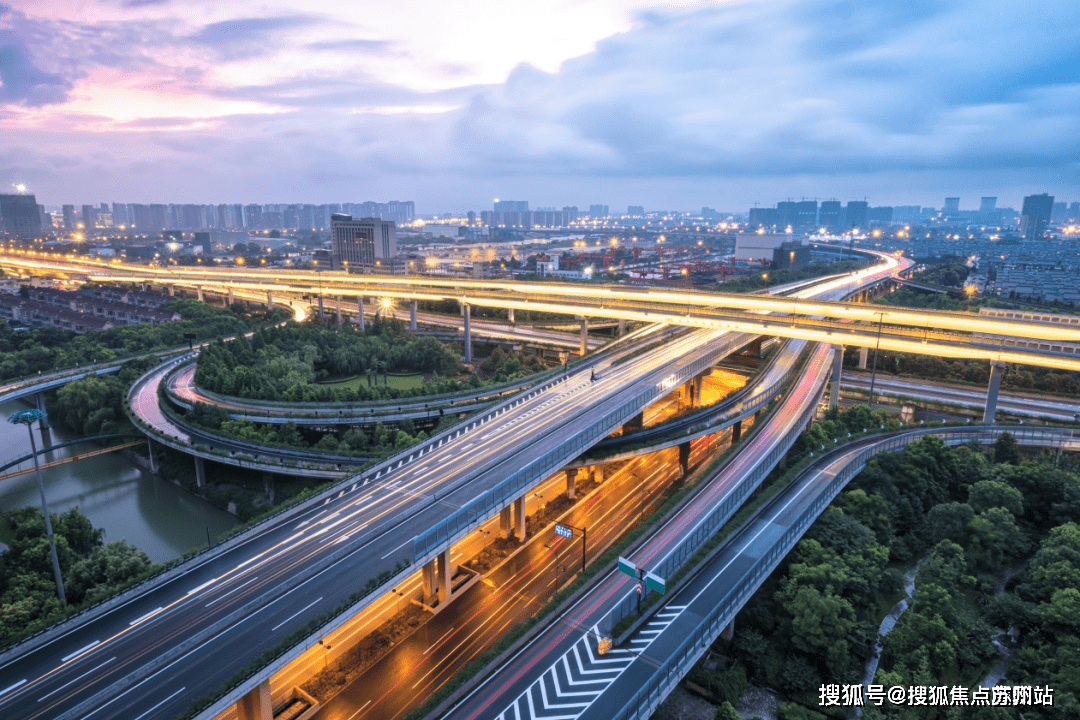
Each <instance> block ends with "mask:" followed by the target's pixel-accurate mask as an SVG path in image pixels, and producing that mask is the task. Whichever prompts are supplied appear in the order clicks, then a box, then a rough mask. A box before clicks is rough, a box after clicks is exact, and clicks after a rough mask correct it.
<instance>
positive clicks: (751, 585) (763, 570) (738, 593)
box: [614, 426, 1076, 720]
mask: <svg viewBox="0 0 1080 720" xmlns="http://www.w3.org/2000/svg"><path fill="white" fill-rule="evenodd" d="M1003 432H1010V433H1012V434H1013V435H1014V436H1015V437H1016V439H1017V442H1018V443H1019V444H1021V445H1043V446H1046V445H1049V446H1063V445H1067V444H1075V442H1076V437H1075V431H1073V430H1069V431H1068V434H1067V435H1066V433H1065V432H1064V431H1060V430H1059V431H1049V432H1048V431H1046V430H1045V429H1041V428H1023V429H1016V428H999V427H993V426H982V427H972V428H970V429H969V428H955V427H953V428H920V429H918V430H915V431H912V432H908V433H904V434H903V435H898V436H895V437H892V438H889V439H888V440H885V441H883V442H880V443H876V444H874V445H871V446H870V447H868V448H865V449H864V450H862V451H860V452H859V453H857V454H856V455H854V456H853V457H852V458H851V460H849V462H848V463H847V464H846V465H845V466H844V468H843V469H842V470H841V471H840V472H839V473H837V475H836V477H834V478H833V479H832V480H831V481H830V482H829V484H828V485H827V486H826V487H825V488H824V489H823V490H822V491H821V492H820V493H818V496H817V497H816V498H815V499H814V500H813V502H811V503H810V504H809V505H807V506H806V507H805V508H804V509H803V511H802V512H801V513H800V514H799V516H798V517H797V518H796V519H795V521H794V522H793V523H792V524H791V525H790V526H788V528H787V530H785V531H784V533H783V534H782V535H781V536H780V538H779V540H778V541H777V542H776V543H775V544H774V545H773V547H772V548H771V549H770V550H769V551H768V552H767V553H765V554H764V555H762V556H761V557H760V558H758V559H757V560H756V561H755V562H754V564H753V565H751V566H750V567H749V568H748V569H747V571H746V573H745V574H744V575H743V578H742V579H741V580H739V581H738V582H735V583H733V584H732V589H731V590H730V591H729V592H728V593H727V594H726V595H725V596H724V597H723V598H722V599H721V600H720V602H718V603H717V604H716V605H715V606H713V609H712V610H711V611H710V612H709V613H708V614H707V615H706V616H704V617H703V618H702V619H701V622H700V623H698V625H697V627H696V629H694V630H693V631H691V632H689V633H687V635H686V639H685V640H684V641H683V643H682V644H681V645H680V646H679V647H678V649H677V650H675V652H673V653H672V654H671V655H670V656H669V657H668V659H667V660H665V661H664V662H663V663H662V664H661V665H660V667H658V668H657V670H656V672H654V673H653V675H652V677H651V678H650V679H649V681H648V682H647V683H646V684H645V685H643V686H642V687H641V688H640V689H639V690H638V691H637V692H636V693H635V694H634V695H633V696H632V697H631V698H630V699H629V700H627V702H626V704H625V705H624V706H623V708H622V709H621V710H620V711H619V712H618V713H616V714H615V715H614V718H615V720H633V719H634V718H647V717H649V716H650V715H651V714H652V713H653V712H654V711H655V710H656V707H657V706H658V705H659V704H660V703H661V702H662V701H663V700H664V698H665V697H667V695H668V694H669V693H670V692H671V690H672V689H673V688H674V687H675V685H677V684H678V683H679V682H680V681H681V680H682V678H683V677H684V676H685V675H686V674H687V673H688V672H689V671H690V668H691V667H693V665H694V663H696V662H697V661H698V659H699V658H700V657H701V656H702V655H704V653H705V650H706V649H708V648H709V646H710V645H712V643H713V642H715V641H716V638H718V637H719V636H720V633H721V632H722V631H723V629H724V628H725V627H727V626H728V625H729V624H730V623H731V622H732V620H734V619H735V615H736V614H737V613H738V611H739V610H740V609H741V608H742V606H743V604H744V603H745V601H746V600H747V599H748V598H749V597H750V596H751V595H752V594H753V593H755V592H756V591H757V589H758V588H759V587H760V586H761V583H762V582H764V580H765V578H767V577H768V576H769V574H770V573H772V572H773V570H775V569H776V567H777V566H778V565H779V564H780V562H781V561H782V560H783V558H784V557H785V556H786V555H787V554H788V553H789V552H790V551H791V550H792V548H794V547H795V545H796V544H797V543H798V542H799V540H800V539H801V538H802V536H803V534H804V533H805V532H806V530H807V529H808V528H809V527H810V525H812V524H813V522H814V521H815V520H816V519H817V518H818V516H819V515H820V514H821V513H822V512H824V510H825V508H826V507H827V506H828V505H829V503H831V502H832V501H833V499H834V498H835V497H836V496H837V495H838V494H839V493H840V491H841V490H842V489H843V488H844V487H845V486H846V485H847V484H848V482H850V481H851V479H852V478H854V477H855V476H856V475H858V474H859V473H860V472H862V470H863V468H865V467H866V465H867V463H868V462H869V461H870V460H871V459H872V458H873V457H874V456H876V455H879V454H881V453H888V452H896V451H898V450H902V449H904V448H905V447H907V446H908V445H909V444H911V443H912V442H915V441H916V440H919V439H921V438H923V437H926V436H927V435H938V436H941V438H942V440H944V441H945V442H946V443H947V444H949V445H962V444H964V443H967V442H972V441H976V442H979V443H980V444H988V443H990V442H992V441H994V440H995V439H997V437H998V435H1000V434H1001V433H1003ZM812 471H813V470H812V469H810V470H808V472H812Z"/></svg>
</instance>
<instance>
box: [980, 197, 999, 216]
mask: <svg viewBox="0 0 1080 720" xmlns="http://www.w3.org/2000/svg"><path fill="white" fill-rule="evenodd" d="M996 209H997V197H984V198H983V199H982V202H980V203H979V214H980V215H990V214H991V213H993V212H994V210H996Z"/></svg>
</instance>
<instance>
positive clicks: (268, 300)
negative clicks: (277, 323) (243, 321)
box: [199, 290, 274, 311]
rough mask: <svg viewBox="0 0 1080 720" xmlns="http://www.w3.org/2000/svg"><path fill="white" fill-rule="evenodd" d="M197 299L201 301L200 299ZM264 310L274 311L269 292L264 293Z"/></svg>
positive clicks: (272, 300) (272, 299)
mask: <svg viewBox="0 0 1080 720" xmlns="http://www.w3.org/2000/svg"><path fill="white" fill-rule="evenodd" d="M199 299H200V300H202V298H199ZM266 309H267V310H269V311H273V309H274V298H273V297H272V296H271V295H270V291H269V290H267V291H266Z"/></svg>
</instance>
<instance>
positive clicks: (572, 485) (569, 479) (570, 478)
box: [564, 468, 578, 500]
mask: <svg viewBox="0 0 1080 720" xmlns="http://www.w3.org/2000/svg"><path fill="white" fill-rule="evenodd" d="M564 472H565V473H566V497H567V499H568V500H573V499H575V498H576V497H577V485H576V482H577V474H578V469H577V468H566V470H565V471H564Z"/></svg>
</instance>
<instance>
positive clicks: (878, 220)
mask: <svg viewBox="0 0 1080 720" xmlns="http://www.w3.org/2000/svg"><path fill="white" fill-rule="evenodd" d="M866 219H867V220H868V221H869V222H870V224H871V225H888V224H889V223H891V222H892V220H893V209H892V207H890V206H889V205H884V206H881V207H872V208H870V210H869V212H868V213H867V215H866Z"/></svg>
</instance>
